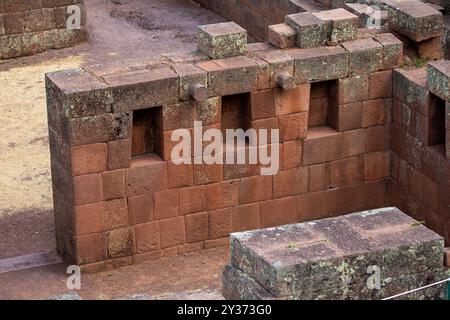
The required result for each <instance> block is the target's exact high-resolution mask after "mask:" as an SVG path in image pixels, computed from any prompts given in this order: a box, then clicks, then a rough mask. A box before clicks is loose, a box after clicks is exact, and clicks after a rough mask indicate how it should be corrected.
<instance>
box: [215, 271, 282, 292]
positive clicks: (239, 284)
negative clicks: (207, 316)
mask: <svg viewBox="0 0 450 320" xmlns="http://www.w3.org/2000/svg"><path fill="white" fill-rule="evenodd" d="M222 295H223V296H224V297H225V299H227V300H272V299H274V297H273V296H272V295H271V294H270V293H269V292H267V291H266V290H265V289H264V288H263V287H261V286H260V285H259V284H258V283H257V282H256V281H255V280H253V279H252V278H251V277H249V276H248V275H246V274H245V273H244V272H242V271H241V270H239V269H237V268H235V267H233V266H231V265H227V266H225V268H224V270H223V275H222Z"/></svg>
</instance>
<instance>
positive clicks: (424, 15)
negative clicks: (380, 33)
mask: <svg viewBox="0 0 450 320" xmlns="http://www.w3.org/2000/svg"><path fill="white" fill-rule="evenodd" d="M384 2H385V4H386V7H387V10H388V13H389V18H388V23H389V27H390V28H391V29H393V30H395V31H397V32H399V33H401V34H403V35H405V36H407V37H408V38H410V39H412V40H414V41H416V42H419V41H423V40H426V39H429V38H433V37H437V36H440V35H442V31H443V16H442V13H440V12H439V11H437V10H436V9H434V8H433V7H431V6H429V5H427V4H425V3H423V2H421V1H419V0H408V1H402V0H384Z"/></svg>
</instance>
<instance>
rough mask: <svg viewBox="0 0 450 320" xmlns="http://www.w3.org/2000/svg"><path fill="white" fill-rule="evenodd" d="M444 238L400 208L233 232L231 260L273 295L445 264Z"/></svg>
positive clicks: (358, 282)
mask: <svg viewBox="0 0 450 320" xmlns="http://www.w3.org/2000/svg"><path fill="white" fill-rule="evenodd" d="M443 250H444V242H443V238H442V237H440V236H439V235H437V234H436V233H434V232H432V231H430V230H429V229H427V228H426V227H424V226H423V225H421V224H420V223H419V222H417V221H415V220H414V219H412V218H410V217H408V216H407V215H405V214H404V213H402V212H401V211H400V210H399V209H397V208H393V207H392V208H383V209H377V210H369V211H364V212H359V213H354V214H351V215H346V216H341V217H337V218H329V219H322V220H316V221H311V222H305V223H300V224H292V225H286V226H281V227H277V228H269V229H262V230H256V231H250V232H243V233H235V234H232V235H231V264H232V265H233V266H234V267H236V268H237V269H239V270H241V271H243V272H244V273H245V274H247V275H248V276H250V277H251V278H253V279H255V281H257V282H258V283H259V284H260V285H261V286H262V287H263V288H264V289H265V290H267V291H268V292H270V293H271V294H272V295H273V296H274V297H287V296H296V297H309V296H311V292H317V291H327V290H334V289H335V288H342V287H348V286H349V285H351V286H364V283H365V282H366V281H367V278H368V276H369V274H367V268H368V267H369V266H377V267H379V268H380V270H381V273H382V277H383V279H386V278H389V277H392V278H397V277H399V276H401V275H405V274H416V273H420V272H423V271H425V270H431V269H438V268H442V267H443V255H444V254H443Z"/></svg>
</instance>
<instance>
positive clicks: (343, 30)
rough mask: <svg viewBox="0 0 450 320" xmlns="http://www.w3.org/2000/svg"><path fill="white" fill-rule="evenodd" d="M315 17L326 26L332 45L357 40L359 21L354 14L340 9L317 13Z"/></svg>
mask: <svg viewBox="0 0 450 320" xmlns="http://www.w3.org/2000/svg"><path fill="white" fill-rule="evenodd" d="M313 15H314V16H315V17H317V18H319V19H320V20H322V21H323V22H324V24H325V25H326V27H325V28H326V30H327V31H326V32H327V37H328V41H331V43H337V42H340V41H348V40H353V39H356V36H357V28H358V24H359V19H358V16H356V15H354V14H353V13H350V12H348V11H347V10H345V9H341V8H340V9H334V10H327V11H320V12H315V13H313Z"/></svg>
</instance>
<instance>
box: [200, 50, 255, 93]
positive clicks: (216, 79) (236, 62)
mask: <svg viewBox="0 0 450 320" xmlns="http://www.w3.org/2000/svg"><path fill="white" fill-rule="evenodd" d="M197 66H198V67H199V68H201V69H203V70H205V71H207V72H208V88H209V94H210V97H217V96H225V95H232V94H237V93H244V92H251V91H255V90H256V89H257V86H258V72H259V70H260V65H259V64H258V63H257V62H256V61H254V60H252V59H250V58H248V57H246V56H243V57H233V58H226V59H220V60H214V61H205V62H200V63H198V64H197Z"/></svg>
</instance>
